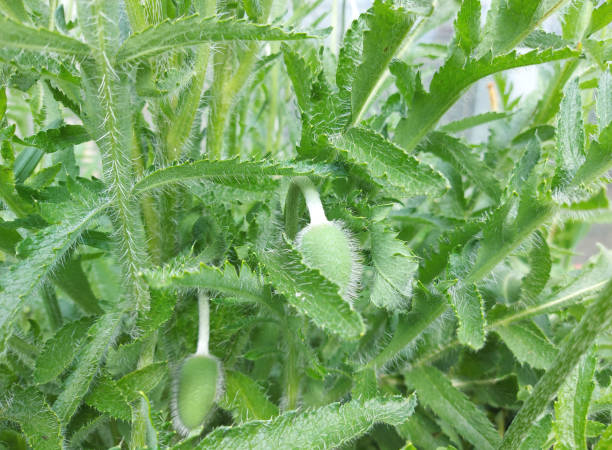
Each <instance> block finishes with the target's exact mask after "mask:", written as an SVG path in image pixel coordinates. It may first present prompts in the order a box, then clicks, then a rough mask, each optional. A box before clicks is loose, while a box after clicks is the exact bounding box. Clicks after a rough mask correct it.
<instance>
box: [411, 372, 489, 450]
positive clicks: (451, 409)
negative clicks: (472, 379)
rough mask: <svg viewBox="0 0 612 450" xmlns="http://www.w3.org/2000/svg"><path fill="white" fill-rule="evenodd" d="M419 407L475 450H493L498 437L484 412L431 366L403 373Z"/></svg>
mask: <svg viewBox="0 0 612 450" xmlns="http://www.w3.org/2000/svg"><path fill="white" fill-rule="evenodd" d="M405 377H406V382H407V383H408V385H409V386H411V387H412V388H414V389H415V390H416V392H417V395H418V396H419V400H420V402H421V404H423V405H425V406H427V407H428V408H431V409H432V410H433V412H434V413H435V414H436V415H437V416H439V417H440V418H441V419H442V420H444V421H445V422H446V423H447V424H449V425H451V426H452V427H453V428H454V429H455V430H457V432H458V433H459V434H460V435H461V436H463V437H464V438H465V439H466V440H467V441H468V442H470V443H472V444H473V445H474V446H475V447H476V448H482V449H496V448H497V447H498V445H499V444H500V439H499V435H498V434H497V432H496V431H495V429H494V428H493V425H492V424H491V422H489V419H487V416H486V415H485V414H484V412H483V411H482V410H480V409H478V407H477V406H476V405H474V404H473V403H472V402H470V401H469V400H468V398H467V397H466V396H465V395H464V394H463V393H461V392H460V391H458V390H457V389H456V388H454V387H453V385H452V384H451V383H450V381H448V379H447V378H446V377H445V376H444V374H443V373H442V372H440V371H439V370H438V369H436V368H434V367H419V368H415V369H413V370H411V371H410V372H407V373H406V374H405Z"/></svg>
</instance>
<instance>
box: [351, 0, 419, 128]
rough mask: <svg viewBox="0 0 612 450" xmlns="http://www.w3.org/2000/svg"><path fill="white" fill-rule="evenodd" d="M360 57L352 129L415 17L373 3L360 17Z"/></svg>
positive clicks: (379, 1) (353, 88) (385, 4)
mask: <svg viewBox="0 0 612 450" xmlns="http://www.w3.org/2000/svg"><path fill="white" fill-rule="evenodd" d="M362 18H363V20H364V21H365V24H366V27H367V28H366V29H365V30H364V32H363V53H362V55H361V63H360V64H359V66H358V67H357V70H356V72H355V77H354V79H353V82H352V86H351V106H352V118H351V122H350V123H351V125H353V124H356V123H359V121H360V120H361V117H362V116H363V113H364V112H365V108H366V107H367V106H368V104H369V102H370V100H371V96H372V95H373V94H374V93H375V88H376V85H377V84H378V83H379V81H380V80H381V77H382V75H383V73H384V72H385V71H386V70H387V66H388V65H389V63H390V62H391V58H392V57H393V55H394V54H395V52H396V51H397V49H398V48H399V47H400V45H401V43H402V41H403V40H404V38H405V37H406V35H407V34H408V31H410V28H411V27H412V24H413V23H414V16H413V15H412V14H410V13H409V12H408V11H406V10H404V9H403V8H394V7H393V3H392V2H387V1H382V0H376V1H375V2H374V4H373V5H372V7H371V8H370V9H369V10H368V11H367V12H366V13H365V14H364V15H362Z"/></svg>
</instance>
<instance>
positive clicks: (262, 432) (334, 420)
mask: <svg viewBox="0 0 612 450" xmlns="http://www.w3.org/2000/svg"><path fill="white" fill-rule="evenodd" d="M415 404H416V398H415V396H410V397H408V398H402V397H390V398H373V399H369V400H365V401H362V400H352V401H350V402H348V403H344V404H342V405H341V404H339V403H332V404H330V405H326V406H323V407H320V408H316V409H311V410H306V411H304V412H293V411H292V412H288V413H285V414H282V415H280V416H279V417H277V418H275V419H272V420H270V421H256V422H248V423H245V424H243V425H240V426H237V427H219V428H217V429H216V430H215V431H213V432H212V433H210V434H209V435H207V436H206V437H205V438H204V439H203V440H202V441H201V442H200V443H199V444H198V446H197V447H196V448H201V449H204V448H233V449H236V450H238V449H249V448H276V449H289V448H295V447H321V448H323V447H338V446H341V445H342V444H345V443H348V442H350V441H351V440H353V439H355V438H357V437H359V436H361V435H363V434H364V433H366V432H367V431H368V430H369V429H370V428H371V427H372V426H373V425H374V424H376V423H386V424H389V425H401V424H402V423H404V422H405V421H406V420H407V419H408V418H409V417H410V415H411V414H412V412H413V411H414V406H415Z"/></svg>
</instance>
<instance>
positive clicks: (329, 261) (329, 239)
mask: <svg viewBox="0 0 612 450" xmlns="http://www.w3.org/2000/svg"><path fill="white" fill-rule="evenodd" d="M294 182H295V183H296V184H297V185H298V186H299V187H300V189H301V190H302V193H303V195H304V199H305V200H306V206H307V207H308V212H309V214H310V224H309V225H308V226H307V227H306V228H304V229H303V230H302V231H300V232H299V233H298V235H297V236H296V245H297V248H298V250H299V251H300V252H301V253H302V257H303V258H304V262H305V263H306V265H308V267H310V268H313V269H318V270H319V271H320V272H321V274H322V275H323V276H324V277H325V278H327V279H328V280H330V281H332V282H334V283H335V284H337V285H338V287H339V288H340V291H339V292H340V295H341V296H342V297H343V298H344V299H346V300H351V299H352V298H353V297H354V296H355V294H356V292H357V287H358V285H359V280H360V278H361V262H360V258H359V253H358V252H357V245H356V244H355V241H354V239H353V237H352V236H351V234H350V233H349V232H348V231H347V230H346V229H345V228H344V226H343V225H342V223H341V222H339V221H332V222H330V221H329V220H327V217H326V216H325V211H324V210H323V205H322V204H321V199H320V198H319V193H318V192H317V190H316V188H315V187H314V185H313V184H312V182H311V181H310V179H308V178H306V177H298V178H296V179H295V180H294Z"/></svg>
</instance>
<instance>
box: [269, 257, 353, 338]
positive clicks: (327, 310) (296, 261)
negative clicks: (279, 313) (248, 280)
mask: <svg viewBox="0 0 612 450" xmlns="http://www.w3.org/2000/svg"><path fill="white" fill-rule="evenodd" d="M261 258H262V260H263V263H264V266H265V268H266V271H267V274H268V279H269V280H270V283H271V284H272V285H273V286H274V287H275V288H276V289H277V290H278V291H279V292H281V293H282V294H284V295H285V298H286V299H287V302H289V304H290V305H292V306H293V307H295V309H297V310H298V311H299V312H300V313H302V314H304V315H306V316H307V317H308V318H310V319H311V320H312V321H313V322H314V323H315V325H317V326H319V327H321V328H323V329H325V330H327V331H329V332H331V333H334V334H337V335H338V336H340V337H342V338H345V339H355V338H358V337H359V336H362V335H363V334H364V333H365V326H364V323H363V319H362V318H361V316H360V315H359V313H358V312H357V311H355V310H354V309H353V307H352V306H351V305H350V304H349V303H348V302H347V301H346V300H344V299H343V298H342V297H341V296H340V294H339V288H338V286H337V285H335V284H334V283H332V282H331V281H329V280H328V279H327V278H325V277H324V276H323V275H321V273H320V272H319V271H318V270H315V269H310V268H309V267H308V266H307V265H306V264H305V263H304V262H303V260H302V256H301V255H300V253H299V252H298V251H297V250H296V249H294V248H293V247H289V246H287V248H283V249H282V250H280V251H276V252H271V251H270V252H266V253H263V254H262V255H261Z"/></svg>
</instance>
